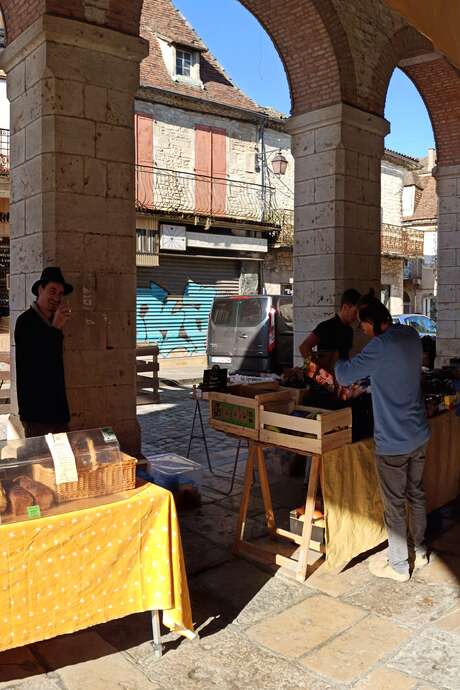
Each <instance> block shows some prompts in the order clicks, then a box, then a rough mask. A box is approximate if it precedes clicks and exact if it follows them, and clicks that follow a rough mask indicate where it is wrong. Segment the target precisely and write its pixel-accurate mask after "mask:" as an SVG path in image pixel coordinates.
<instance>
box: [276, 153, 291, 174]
mask: <svg viewBox="0 0 460 690" xmlns="http://www.w3.org/2000/svg"><path fill="white" fill-rule="evenodd" d="M287 166H288V161H287V158H285V157H284V156H283V154H282V152H281V149H279V151H277V153H276V155H275V156H274V158H273V160H272V170H273V172H274V174H275V175H285V174H286V169H287Z"/></svg>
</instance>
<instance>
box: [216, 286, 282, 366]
mask: <svg viewBox="0 0 460 690" xmlns="http://www.w3.org/2000/svg"><path fill="white" fill-rule="evenodd" d="M293 319H294V316H293V304H292V296H285V295H263V296H262V295H261V296H258V295H257V296H256V295H254V296H253V295H250V296H249V295H238V296H234V297H217V298H216V299H215V300H214V303H213V306H212V310H211V314H210V317H209V326H208V344H207V355H208V365H209V366H213V365H214V364H218V365H219V366H222V367H226V368H228V369H229V371H241V372H244V373H248V374H249V373H263V372H281V371H282V370H283V369H285V368H288V367H292V353H293V330H294V329H293Z"/></svg>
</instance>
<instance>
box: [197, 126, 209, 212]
mask: <svg viewBox="0 0 460 690" xmlns="http://www.w3.org/2000/svg"><path fill="white" fill-rule="evenodd" d="M211 174H212V133H211V128H210V127H206V126H205V125H196V127H195V210H196V211H198V213H208V214H209V213H211V208H212V204H211Z"/></svg>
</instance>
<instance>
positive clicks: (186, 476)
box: [147, 453, 203, 506]
mask: <svg viewBox="0 0 460 690" xmlns="http://www.w3.org/2000/svg"><path fill="white" fill-rule="evenodd" d="M147 474H148V476H149V477H150V478H151V479H152V481H153V483H154V484H157V485H158V486H162V487H163V488H164V489H168V491H171V492H172V493H173V494H174V497H175V499H176V503H177V504H178V505H179V506H185V505H189V504H190V505H192V504H197V503H198V504H199V503H200V502H201V484H202V481H203V468H202V467H201V465H199V464H198V463H196V462H193V460H190V459H189V458H184V457H182V456H181V455H176V454H175V453H160V454H158V455H149V456H147Z"/></svg>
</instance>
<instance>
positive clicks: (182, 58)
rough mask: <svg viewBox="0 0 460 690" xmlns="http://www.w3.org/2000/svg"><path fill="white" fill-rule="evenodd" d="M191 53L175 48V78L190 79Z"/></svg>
mask: <svg viewBox="0 0 460 690" xmlns="http://www.w3.org/2000/svg"><path fill="white" fill-rule="evenodd" d="M192 66H193V53H192V52H191V51H189V50H182V49H181V48H176V76H178V77H188V78H189V79H190V78H191V77H192Z"/></svg>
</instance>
